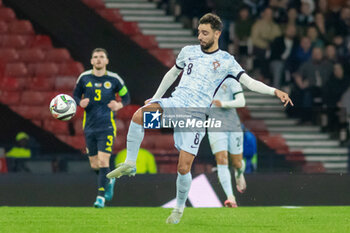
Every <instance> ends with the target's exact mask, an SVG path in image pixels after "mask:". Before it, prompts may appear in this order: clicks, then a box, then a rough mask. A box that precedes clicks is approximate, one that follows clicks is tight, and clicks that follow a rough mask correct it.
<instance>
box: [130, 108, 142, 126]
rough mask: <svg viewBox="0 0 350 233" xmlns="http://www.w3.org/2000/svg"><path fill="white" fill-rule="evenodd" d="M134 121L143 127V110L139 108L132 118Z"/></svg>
mask: <svg viewBox="0 0 350 233" xmlns="http://www.w3.org/2000/svg"><path fill="white" fill-rule="evenodd" d="M132 121H133V122H135V123H137V124H139V125H141V124H142V110H141V108H139V109H138V110H137V111H136V112H135V113H134V115H133V116H132Z"/></svg>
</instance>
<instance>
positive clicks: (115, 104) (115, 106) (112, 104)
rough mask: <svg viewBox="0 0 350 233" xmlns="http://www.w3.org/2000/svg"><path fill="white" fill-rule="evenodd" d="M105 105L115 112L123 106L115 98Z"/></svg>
mask: <svg viewBox="0 0 350 233" xmlns="http://www.w3.org/2000/svg"><path fill="white" fill-rule="evenodd" d="M107 106H108V107H109V108H110V109H111V110H112V111H113V112H116V111H118V110H120V109H122V108H123V106H124V105H123V104H122V102H117V101H115V100H111V102H109V104H107Z"/></svg>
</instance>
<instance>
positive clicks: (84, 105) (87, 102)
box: [79, 98, 90, 108]
mask: <svg viewBox="0 0 350 233" xmlns="http://www.w3.org/2000/svg"><path fill="white" fill-rule="evenodd" d="M89 102H90V99H89V98H84V99H82V100H80V103H79V105H80V107H82V108H86V107H87V106H88V104H89Z"/></svg>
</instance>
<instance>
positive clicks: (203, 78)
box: [107, 13, 293, 224]
mask: <svg viewBox="0 0 350 233" xmlns="http://www.w3.org/2000/svg"><path fill="white" fill-rule="evenodd" d="M221 31H222V22H221V19H220V18H219V17H218V16H217V15H214V14H211V13H208V14H206V15H204V16H203V17H202V18H201V19H200V21H199V26H198V40H199V42H200V45H194V46H185V47H184V48H183V49H182V50H181V52H180V53H179V55H178V57H177V59H176V64H175V65H174V66H173V67H172V68H171V69H170V70H169V71H168V72H167V73H166V74H165V76H164V77H163V80H162V82H161V83H160V86H159V87H158V89H157V91H156V93H155V95H154V96H153V97H152V98H151V99H150V100H147V101H145V106H143V107H141V108H140V109H138V110H137V111H136V112H135V113H134V115H133V117H132V121H131V122H130V126H129V131H128V135H127V157H126V159H125V162H124V163H123V164H121V165H120V166H119V167H117V168H116V169H114V170H113V171H111V172H110V173H108V174H107V177H108V178H113V177H121V176H123V175H128V176H132V175H135V173H136V159H137V154H138V150H139V148H140V145H141V142H142V140H143V137H144V129H143V117H142V115H143V111H157V110H159V111H162V110H163V109H165V108H191V109H193V108H200V109H205V108H209V107H210V105H211V102H212V100H213V96H214V95H215V92H216V91H217V89H218V88H219V87H220V85H221V84H222V83H223V82H224V81H225V79H228V78H233V79H236V80H237V81H239V82H240V83H242V84H244V85H245V86H247V87H248V88H249V89H250V90H252V91H256V92H259V93H262V94H268V95H275V96H277V98H279V99H280V100H281V101H282V103H284V105H285V106H286V105H287V104H289V103H290V104H293V103H292V101H291V99H290V98H289V96H288V94H287V93H285V92H283V91H280V90H278V89H275V88H272V87H269V86H267V85H265V84H264V83H262V82H259V81H257V80H254V79H252V78H251V77H249V76H248V75H247V74H246V73H245V72H244V70H243V69H242V68H241V66H240V65H239V64H238V63H237V62H236V60H235V58H234V57H233V56H232V55H230V54H229V53H227V52H225V51H222V50H220V49H219V44H218V41H219V37H220V34H221ZM181 71H183V75H182V78H181V81H180V83H179V85H178V86H177V87H176V89H175V91H174V92H173V93H172V96H171V97H170V98H161V97H162V96H163V95H164V93H165V92H166V90H167V89H168V88H169V87H170V86H171V84H172V83H174V81H175V80H176V78H177V77H178V76H179V74H180V73H181ZM199 111H200V110H199ZM197 113H198V112H197ZM197 116H198V115H197ZM154 117H156V116H154ZM200 118H201V119H203V118H205V111H203V112H202V113H201V116H200ZM204 134H205V133H203V131H192V132H183V131H182V132H181V131H176V130H175V132H174V141H175V147H176V148H177V149H178V150H179V152H180V154H179V161H178V176H177V180H176V207H175V208H174V209H173V211H172V213H171V214H170V216H169V217H168V218H167V220H166V223H168V224H177V223H179V222H180V220H181V217H182V215H183V211H184V208H185V202H186V200H187V196H188V192H189V190H190V186H191V182H192V175H191V172H190V171H191V167H192V163H193V160H194V158H195V156H196V155H197V152H198V147H199V144H200V142H201V140H202V138H203V136H204Z"/></svg>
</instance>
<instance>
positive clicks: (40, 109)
mask: <svg viewBox="0 0 350 233" xmlns="http://www.w3.org/2000/svg"><path fill="white" fill-rule="evenodd" d="M13 110H15V111H16V112H17V113H18V114H20V115H21V116H23V117H24V118H27V119H31V120H47V119H50V118H51V117H52V116H51V113H50V111H49V108H48V107H47V106H28V105H21V106H17V107H16V108H14V109H13Z"/></svg>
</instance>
